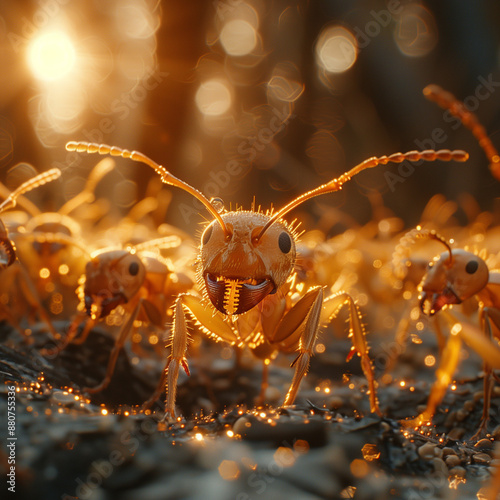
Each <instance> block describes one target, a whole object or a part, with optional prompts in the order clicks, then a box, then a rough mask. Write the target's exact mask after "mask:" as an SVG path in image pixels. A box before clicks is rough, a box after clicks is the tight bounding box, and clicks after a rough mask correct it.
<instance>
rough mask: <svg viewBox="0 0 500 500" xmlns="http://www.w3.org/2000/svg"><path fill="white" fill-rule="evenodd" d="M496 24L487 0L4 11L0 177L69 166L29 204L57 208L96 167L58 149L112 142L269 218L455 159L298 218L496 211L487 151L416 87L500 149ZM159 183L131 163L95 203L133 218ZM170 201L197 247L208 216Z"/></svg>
mask: <svg viewBox="0 0 500 500" xmlns="http://www.w3.org/2000/svg"><path fill="white" fill-rule="evenodd" d="M499 23H500V6H499V5H498V3H497V2H495V1H477V2H469V1H467V0H463V1H442V2H417V1H415V2H411V1H399V0H391V1H389V2H383V1H368V0H362V1H356V2H348V1H345V0H343V1H340V0H335V1H332V0H328V1H321V0H315V1H298V2H290V1H273V2H267V1H259V0H248V1H245V0H215V1H213V2H212V1H201V0H192V1H190V2H182V1H178V0H173V1H164V2H157V1H141V0H127V1H122V0H111V1H107V2H98V1H83V0H81V1H71V2H69V1H66V0H48V1H46V2H42V1H40V2H35V1H32V2H18V1H16V0H2V3H1V5H0V54H1V61H2V71H1V72H0V89H1V92H0V179H1V180H2V181H3V182H5V183H6V184H7V186H11V187H15V186H17V185H18V184H19V183H20V182H21V181H23V180H26V178H27V177H30V176H31V175H32V171H30V169H29V168H27V167H26V165H22V166H21V168H19V165H18V164H20V163H22V164H29V165H31V166H32V167H33V169H35V170H36V171H43V170H47V169H49V168H51V167H54V166H57V167H59V168H61V169H62V170H63V178H62V182H60V183H57V184H54V186H53V187H52V194H51V196H50V197H48V198H47V199H40V200H39V201H38V202H39V204H40V206H41V208H45V209H49V208H55V207H57V206H60V204H61V203H62V202H63V201H64V200H65V199H68V198H71V196H73V195H74V193H76V192H77V191H79V190H80V189H81V187H82V186H83V183H84V181H85V179H86V176H87V174H88V172H89V170H90V168H91V166H93V165H94V164H95V163H96V161H97V159H96V158H95V157H85V156H77V155H75V154H70V153H67V152H66V151H65V149H64V145H65V143H66V142H67V141H68V140H83V141H92V142H104V143H107V144H112V145H117V146H120V147H124V148H128V149H137V150H140V151H142V152H144V153H145V154H147V155H148V156H150V157H151V158H153V159H155V160H156V161H158V162H159V163H161V164H163V165H164V166H165V167H166V168H168V169H170V170H171V171H172V172H173V173H174V175H176V176H178V177H181V178H182V179H184V180H186V181H187V182H189V183H191V184H193V185H194V186H195V187H197V188H199V189H200V190H202V191H203V192H204V193H205V194H206V195H207V196H209V197H212V196H218V197H221V198H222V199H223V200H224V202H225V203H226V206H227V207H229V206H232V207H234V206H236V205H240V206H243V207H244V208H249V207H250V204H251V203H252V200H253V199H254V197H255V200H256V203H257V204H260V205H262V206H263V207H264V208H268V207H270V206H271V204H274V206H276V207H280V206H282V205H283V204H285V203H286V202H288V201H289V200H291V199H292V198H294V197H296V196H297V195H299V194H300V193H302V192H303V191H304V190H306V189H311V188H313V187H315V186H317V185H319V184H320V183H324V182H326V181H327V180H329V179H331V178H333V177H334V176H337V175H339V174H341V173H342V172H344V171H345V170H347V169H348V168H350V167H352V166H353V165H355V164H356V163H358V162H360V161H362V160H364V159H365V158H368V157H370V156H372V155H382V154H391V153H393V152H397V151H402V152H404V151H408V150H412V149H422V148H423V149H425V148H430V147H434V148H436V149H439V148H443V147H445V148H462V149H465V150H467V151H469V152H470V154H471V160H470V161H469V162H468V163H466V164H444V163H442V164H438V163H435V164H425V165H421V166H420V167H415V168H416V170H415V171H413V167H409V166H407V167H404V166H403V167H400V168H401V170H398V167H397V166H396V165H392V166H389V167H381V168H378V169H375V170H373V171H369V172H365V173H363V174H362V175H360V176H358V177H357V178H356V179H355V181H353V182H352V185H349V186H346V188H345V189H344V190H343V191H342V192H340V193H336V194H333V195H330V196H324V197H321V198H318V199H316V200H314V201H311V202H308V203H307V204H306V205H304V206H303V207H300V208H299V209H297V210H296V211H295V212H294V213H293V214H291V215H290V217H292V216H298V217H300V218H301V220H303V221H304V222H303V228H304V229H307V228H308V227H309V228H310V227H311V225H312V224H314V223H316V222H317V221H318V220H319V219H320V217H321V215H322V214H324V213H325V207H327V206H329V207H336V208H340V209H341V211H342V212H343V213H346V214H349V216H350V217H353V218H354V220H355V221H357V222H359V223H364V222H366V221H368V220H370V219H371V218H372V217H373V211H372V206H371V202H372V203H375V204H378V205H379V206H380V204H381V203H383V205H385V206H387V207H388V208H389V209H390V210H392V211H393V212H394V214H395V215H396V216H398V217H401V218H402V219H403V220H404V221H405V222H406V224H408V225H414V224H416V223H417V222H418V221H419V216H420V214H421V213H422V210H423V208H424V207H425V204H426V202H427V201H428V199H429V198H430V197H431V196H432V195H433V194H436V193H443V194H445V196H446V197H448V198H450V199H453V200H456V201H459V200H460V196H462V194H463V193H464V192H468V193H470V194H472V196H473V197H474V198H476V199H477V200H478V202H479V203H480V204H481V208H483V209H488V210H491V209H492V208H493V205H494V201H493V199H494V197H495V196H496V195H497V194H498V185H497V183H496V182H495V181H494V180H493V178H492V177H491V175H490V174H489V172H488V170H487V162H486V160H485V158H484V156H483V154H482V152H481V150H480V149H479V147H478V145H477V144H476V142H475V140H474V139H473V138H472V136H471V134H470V132H469V131H467V130H464V129H463V127H458V126H457V123H456V121H455V120H452V119H450V118H449V117H448V118H447V117H446V116H444V115H443V111H442V110H440V109H439V108H438V107H437V106H436V105H435V104H433V103H431V102H428V101H426V100H425V98H424V97H423V96H422V93H421V91H422V89H423V87H425V86H426V85H427V84H429V83H436V84H439V85H441V86H442V87H444V88H446V89H448V90H449V91H451V92H453V93H454V94H455V95H456V96H457V97H459V98H461V99H466V104H467V105H468V106H469V107H470V109H471V110H473V111H475V112H477V113H478V115H479V117H480V119H481V120H482V122H483V123H484V125H485V126H486V128H487V130H488V133H489V134H490V137H491V138H492V140H493V142H494V143H495V144H496V146H497V147H499V146H500V138H499V139H498V140H496V138H497V137H498V134H497V131H498V129H499V127H500V92H499V91H498V90H499V88H500V83H499V82H500V72H499V71H498V59H499V34H500V30H499V29H498V28H499V26H500V24H499ZM386 171H390V172H392V173H394V175H395V176H390V174H386ZM153 175H154V174H153V173H152V172H150V171H148V169H147V167H145V166H141V165H137V164H131V162H130V161H126V160H123V161H120V163H119V168H118V170H117V171H115V172H113V174H112V175H110V176H108V177H107V179H106V182H103V183H102V184H101V185H100V190H101V192H102V193H105V194H106V196H108V197H110V198H111V200H112V202H113V204H114V205H115V206H116V207H118V208H119V209H120V210H122V211H123V212H124V213H125V212H126V211H127V209H129V208H130V207H131V206H132V205H133V204H134V203H135V202H136V201H138V200H139V199H140V198H141V196H142V195H143V193H144V189H145V184H146V182H147V180H148V179H150V178H151V177H152V176H153ZM171 191H172V194H173V198H172V202H171V205H170V208H169V211H168V215H167V217H168V222H170V223H172V224H174V225H176V226H178V227H179V228H182V229H185V230H187V231H189V232H190V233H191V234H193V232H194V231H195V230H196V229H197V227H198V224H199V222H200V221H201V220H203V219H202V217H205V215H206V214H205V213H204V211H203V209H200V207H199V205H196V204H193V201H192V200H191V199H190V197H189V195H187V194H185V193H183V192H181V191H179V190H177V189H175V188H173V189H171ZM44 192H45V191H44ZM46 192H50V191H49V190H46ZM377 193H380V194H382V196H383V198H379V197H378V194H377ZM39 196H42V195H39ZM45 196H46V195H45ZM34 197H35V198H36V195H34ZM370 200H371V201H370ZM199 214H201V216H200V215H199ZM458 215H459V216H460V214H458ZM292 218H293V217H292ZM329 224H330V227H328V225H329ZM334 225H335V224H334V222H331V221H330V222H329V223H325V224H324V226H323V227H322V229H324V230H325V231H326V232H327V233H328V232H330V233H335V232H338V231H341V230H342V227H341V226H339V227H338V228H335V227H334Z"/></svg>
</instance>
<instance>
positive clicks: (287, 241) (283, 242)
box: [278, 231, 292, 253]
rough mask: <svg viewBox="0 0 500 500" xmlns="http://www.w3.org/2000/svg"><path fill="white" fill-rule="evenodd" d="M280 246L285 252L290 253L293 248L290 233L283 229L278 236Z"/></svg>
mask: <svg viewBox="0 0 500 500" xmlns="http://www.w3.org/2000/svg"><path fill="white" fill-rule="evenodd" d="M278 246H279V247H280V250H281V251H282V252H283V253H288V252H289V251H290V249H291V248H292V239H291V238H290V235H289V234H288V233H286V232H285V231H283V232H282V233H281V234H280V235H279V238H278Z"/></svg>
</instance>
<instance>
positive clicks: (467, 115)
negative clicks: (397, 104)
mask: <svg viewBox="0 0 500 500" xmlns="http://www.w3.org/2000/svg"><path fill="white" fill-rule="evenodd" d="M423 93H424V96H425V97H426V98H427V99H429V101H433V102H435V103H436V104H437V105H438V106H439V107H441V108H443V109H446V110H448V111H449V112H450V113H451V114H452V115H453V116H456V117H457V118H458V119H459V120H460V121H461V122H462V124H463V125H464V127H467V128H468V129H469V130H470V131H471V132H472V135H474V137H475V138H476V139H477V140H478V142H479V145H480V146H481V147H482V148H483V151H484V152H485V154H486V157H487V158H488V160H489V162H490V170H491V173H492V175H493V177H495V178H496V179H498V180H499V181H500V155H499V154H498V151H497V150H496V148H495V146H493V143H492V142H491V139H490V138H489V137H488V135H487V134H486V129H485V128H484V127H483V126H482V125H481V124H480V123H479V120H478V118H477V116H476V115H475V114H474V113H472V112H471V111H469V110H468V109H467V108H466V107H465V105H464V104H463V103H462V102H461V101H459V100H458V99H457V98H456V97H455V96H454V95H453V94H452V93H451V92H448V91H446V90H444V89H442V88H441V87H440V86H439V85H434V84H432V85H427V87H425V88H424V90H423Z"/></svg>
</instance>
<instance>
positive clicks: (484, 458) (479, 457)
mask: <svg viewBox="0 0 500 500" xmlns="http://www.w3.org/2000/svg"><path fill="white" fill-rule="evenodd" d="M472 460H473V461H474V463H476V464H480V465H488V464H489V463H490V462H491V457H490V456H489V455H488V454H487V453H475V454H474V455H472Z"/></svg>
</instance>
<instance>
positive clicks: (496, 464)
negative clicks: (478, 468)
mask: <svg viewBox="0 0 500 500" xmlns="http://www.w3.org/2000/svg"><path fill="white" fill-rule="evenodd" d="M490 465H491V466H492V467H500V458H494V459H493V460H492V461H491V462H490Z"/></svg>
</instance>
